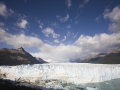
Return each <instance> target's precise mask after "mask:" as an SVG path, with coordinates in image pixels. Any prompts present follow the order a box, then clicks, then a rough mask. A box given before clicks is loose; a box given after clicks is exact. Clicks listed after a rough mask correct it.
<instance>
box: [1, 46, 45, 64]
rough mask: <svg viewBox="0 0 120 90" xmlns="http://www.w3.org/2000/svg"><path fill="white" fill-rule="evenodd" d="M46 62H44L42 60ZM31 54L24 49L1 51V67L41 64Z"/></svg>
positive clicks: (3, 49) (4, 49)
mask: <svg viewBox="0 0 120 90" xmlns="http://www.w3.org/2000/svg"><path fill="white" fill-rule="evenodd" d="M42 61H44V60H42ZM41 63H42V62H40V61H38V60H37V59H36V58H35V57H33V56H32V55H31V54H30V53H28V52H26V51H25V50H24V48H22V47H20V48H18V49H8V48H2V49H0V65H21V64H41Z"/></svg>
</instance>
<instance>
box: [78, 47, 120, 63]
mask: <svg viewBox="0 0 120 90" xmlns="http://www.w3.org/2000/svg"><path fill="white" fill-rule="evenodd" d="M78 63H97V64H120V48H117V49H115V50H113V51H111V52H110V53H100V54H98V55H95V56H92V57H89V58H85V59H83V60H79V61H78Z"/></svg>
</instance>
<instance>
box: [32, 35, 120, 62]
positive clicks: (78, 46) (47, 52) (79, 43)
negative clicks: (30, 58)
mask: <svg viewBox="0 0 120 90" xmlns="http://www.w3.org/2000/svg"><path fill="white" fill-rule="evenodd" d="M119 46H120V33H117V34H115V33H114V34H105V33H103V34H99V35H95V36H93V37H91V36H84V35H81V36H80V37H79V38H78V39H77V40H76V41H75V42H74V44H73V45H64V44H60V45H58V46H51V45H48V44H44V46H43V47H40V48H39V49H40V51H41V52H39V53H33V55H34V56H37V57H41V58H43V59H45V60H52V61H58V62H62V61H68V60H69V59H71V58H72V59H76V58H85V57H87V56H90V55H95V54H98V53H101V52H108V51H109V50H111V49H115V48H116V47H119Z"/></svg>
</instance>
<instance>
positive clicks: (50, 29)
mask: <svg viewBox="0 0 120 90" xmlns="http://www.w3.org/2000/svg"><path fill="white" fill-rule="evenodd" d="M42 33H44V34H45V36H46V37H49V36H50V35H51V36H52V37H53V38H58V37H59V36H60V35H59V34H56V33H55V32H54V30H53V29H52V28H49V27H47V28H45V29H44V30H42Z"/></svg>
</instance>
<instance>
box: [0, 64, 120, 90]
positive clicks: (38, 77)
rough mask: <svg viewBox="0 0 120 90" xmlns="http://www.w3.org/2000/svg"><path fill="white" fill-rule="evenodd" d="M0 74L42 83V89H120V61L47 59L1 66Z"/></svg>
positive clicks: (22, 80) (38, 83)
mask: <svg viewBox="0 0 120 90" xmlns="http://www.w3.org/2000/svg"><path fill="white" fill-rule="evenodd" d="M0 78H2V79H9V80H13V81H17V82H23V83H29V84H32V85H36V86H40V88H43V90H47V89H48V90H49V88H53V89H56V90H59V89H60V90H61V89H62V90H120V86H119V84H120V64H89V63H47V64H33V65H30V64H28V65H18V66H0ZM117 84H118V85H117ZM76 87H77V88H76Z"/></svg>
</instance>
